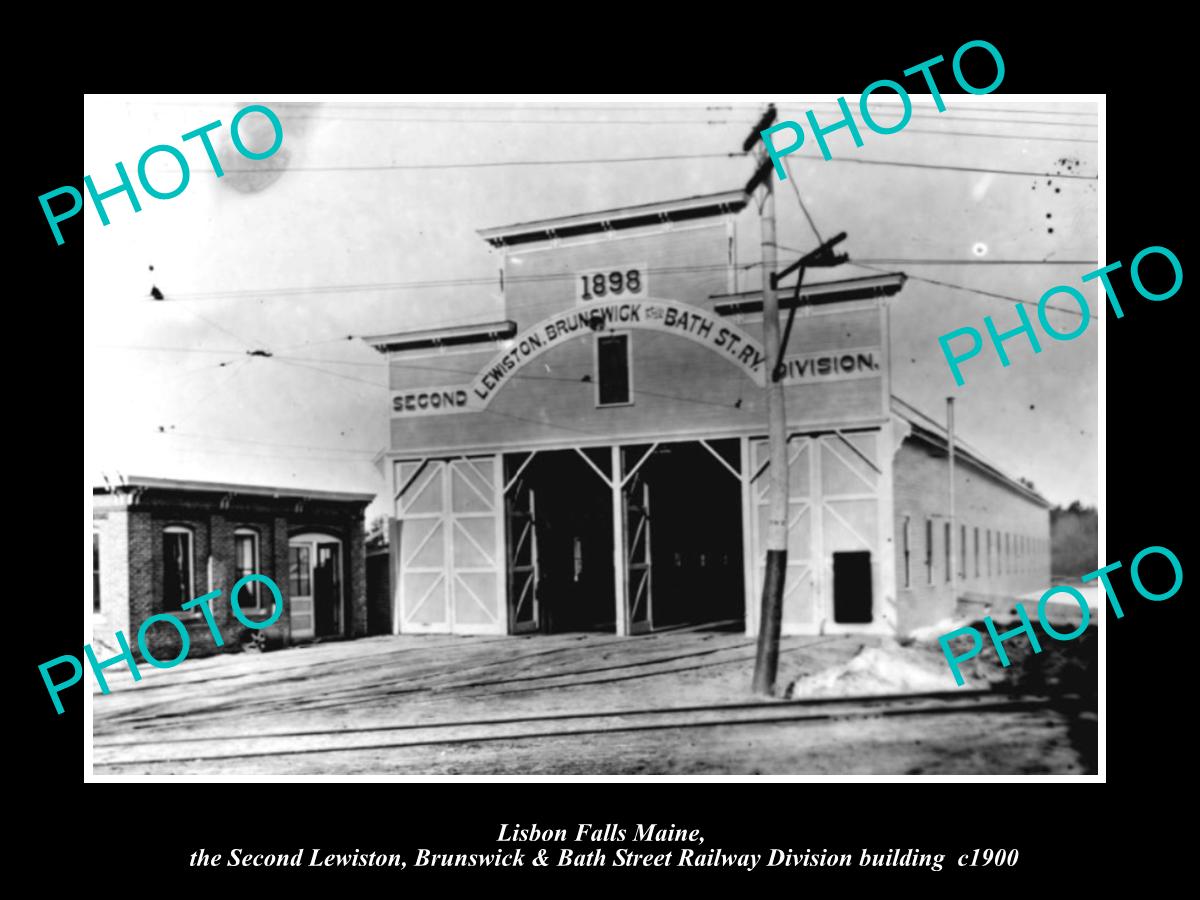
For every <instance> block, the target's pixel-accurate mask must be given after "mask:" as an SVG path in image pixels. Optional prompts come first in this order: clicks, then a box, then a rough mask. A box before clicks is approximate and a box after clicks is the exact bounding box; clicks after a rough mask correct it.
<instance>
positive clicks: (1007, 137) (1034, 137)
mask: <svg viewBox="0 0 1200 900" xmlns="http://www.w3.org/2000/svg"><path fill="white" fill-rule="evenodd" d="M904 133H905V134H936V135H947V136H951V137H979V138H997V139H999V140H1002V141H1046V142H1048V143H1064V144H1095V143H1098V141H1097V139H1096V138H1070V137H1059V136H1058V135H1049V134H996V133H994V132H985V131H942V130H940V129H937V128H905V129H904Z"/></svg>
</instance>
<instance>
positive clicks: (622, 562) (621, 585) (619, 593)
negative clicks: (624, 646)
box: [611, 444, 629, 635]
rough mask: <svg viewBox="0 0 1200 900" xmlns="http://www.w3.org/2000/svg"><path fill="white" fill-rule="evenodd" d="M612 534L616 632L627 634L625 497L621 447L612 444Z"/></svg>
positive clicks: (627, 575)
mask: <svg viewBox="0 0 1200 900" xmlns="http://www.w3.org/2000/svg"><path fill="white" fill-rule="evenodd" d="M611 473H612V474H611V484H612V535H613V596H614V597H616V602H617V634H619V635H628V634H629V608H628V605H627V604H626V602H625V592H626V591H627V590H628V587H629V570H628V566H626V559H625V498H624V493H625V491H624V489H623V488H622V486H621V448H620V447H619V446H618V445H616V444H613V446H612V470H611Z"/></svg>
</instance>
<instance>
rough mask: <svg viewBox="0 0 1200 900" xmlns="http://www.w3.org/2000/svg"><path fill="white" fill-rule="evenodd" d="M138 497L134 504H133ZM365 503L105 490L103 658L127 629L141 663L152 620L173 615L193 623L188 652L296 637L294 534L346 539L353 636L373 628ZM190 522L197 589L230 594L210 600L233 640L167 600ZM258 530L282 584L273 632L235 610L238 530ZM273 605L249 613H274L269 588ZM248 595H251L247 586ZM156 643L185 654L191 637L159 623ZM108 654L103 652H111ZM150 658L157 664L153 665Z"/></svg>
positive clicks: (269, 572)
mask: <svg viewBox="0 0 1200 900" xmlns="http://www.w3.org/2000/svg"><path fill="white" fill-rule="evenodd" d="M130 501H131V502H130ZM363 506H365V504H364V503H347V502H330V501H325V502H321V501H315V502H312V503H307V502H302V503H297V502H296V501H294V500H292V501H284V500H282V499H280V498H274V497H247V496H237V497H231V496H230V495H224V496H222V495H221V494H219V493H217V492H199V491H196V492H193V491H184V490H164V491H155V490H153V489H151V490H148V491H146V492H145V495H144V496H143V495H142V494H140V493H137V494H134V495H132V496H131V497H129V496H128V495H127V496H126V497H114V496H111V495H107V494H99V495H96V497H95V503H94V514H93V520H94V523H95V527H96V529H97V532H98V533H99V534H100V553H101V562H100V566H101V568H100V574H101V579H102V583H101V604H102V605H101V615H99V616H97V617H95V623H94V627H93V642H94V643H95V644H96V645H97V646H96V648H95V649H96V650H97V654H98V655H100V656H101V658H106V657H108V656H112V655H113V654H114V653H115V652H116V647H117V644H116V640H115V637H114V633H115V632H116V631H117V630H120V631H121V632H122V633H123V634H124V635H125V637H126V640H127V641H128V642H129V645H130V647H131V648H133V649H134V652H135V655H136V656H137V658H138V659H139V661H144V657H143V655H142V654H141V653H140V652H139V651H138V646H137V633H138V630H139V629H140V628H141V626H142V624H143V623H144V622H145V621H146V619H148V618H149V617H151V616H154V615H158V614H160V613H164V612H166V613H170V614H171V615H174V616H176V617H177V618H178V619H179V620H180V621H181V622H183V623H184V625H185V626H186V629H187V634H188V643H189V651H188V656H189V657H191V656H205V655H209V654H211V653H215V652H230V651H237V650H239V649H241V648H242V646H243V645H244V644H245V643H247V642H248V641H250V640H252V639H253V637H254V636H255V635H261V636H262V637H264V638H265V639H266V641H267V643H268V645H269V646H286V645H288V644H290V643H292V642H293V635H292V627H291V616H290V603H289V602H288V601H289V599H290V598H289V587H290V585H289V580H288V560H289V551H288V539H289V535H292V534H298V533H301V532H308V531H314V532H319V533H322V534H329V535H332V536H335V537H337V538H338V539H339V540H340V541H341V542H342V548H343V554H344V556H343V567H344V591H345V594H344V597H345V610H346V623H345V633H346V636H347V637H360V636H363V635H365V634H367V633H368V617H367V577H366V558H365V548H364V540H365V536H364V532H363V513H362V507H363ZM169 526H182V527H185V528H187V529H189V530H190V532H191V535H192V591H191V597H200V596H203V595H204V594H207V593H211V592H213V591H219V592H220V596H218V597H217V598H216V599H214V600H213V601H211V603H210V604H209V606H210V608H211V609H212V612H213V620H214V622H215V624H216V627H217V628H218V630H219V631H220V635H221V638H223V641H224V643H223V645H222V646H221V647H218V646H217V644H216V638H215V637H214V635H213V633H212V630H211V629H210V628H209V626H208V623H207V621H206V619H205V617H204V615H203V613H202V612H201V611H200V609H199V607H195V608H193V609H191V610H188V611H182V610H179V609H167V608H166V598H165V576H166V563H165V559H164V554H165V544H166V541H165V538H164V533H165V529H166V528H168V527H169ZM243 528H248V529H251V530H253V531H254V532H255V533H256V534H257V535H258V565H257V571H258V572H259V573H260V574H262V575H265V576H267V577H268V578H270V579H271V580H272V581H274V582H275V584H276V585H278V587H279V591H280V594H281V595H282V597H283V600H284V609H283V613H282V615H281V616H280V618H279V619H278V621H276V622H275V623H274V624H273V625H271V626H269V627H268V628H266V629H250V628H247V627H246V626H245V625H243V624H242V623H241V622H240V621H239V620H238V619H237V617H236V616H234V614H233V609H232V606H231V604H230V596H229V593H230V590H231V589H232V588H233V585H234V583H235V582H236V580H237V577H238V568H237V558H236V533H237V530H238V529H243ZM260 587H261V589H262V592H263V601H264V603H265V604H266V606H267V609H266V610H264V611H263V612H261V613H260V612H256V611H255V610H254V608H253V606H250V607H249V608H247V607H246V605H245V603H244V602H243V612H244V613H245V614H246V616H247V618H250V619H257V620H262V619H264V618H266V617H267V616H268V615H269V614H270V613H269V610H270V608H271V606H272V604H273V597H272V595H271V593H270V591H269V590H268V589H267V587H266V586H265V585H260ZM239 599H241V600H243V601H245V600H246V599H248V597H247V595H246V594H245V590H243V592H242V593H241V594H239ZM146 644H147V648H148V649H149V651H150V653H151V654H152V655H153V656H154V657H155V658H157V659H160V660H171V659H173V658H175V657H176V656H177V655H178V654H179V651H180V649H181V645H182V638H181V636H180V633H179V631H178V629H176V628H175V627H174V626H173V625H172V624H171V623H170V622H167V621H162V622H157V623H155V624H153V625H152V626H151V627H150V629H149V630H148V631H147V639H146ZM102 650H103V651H106V652H105V653H104V654H103V655H101V651H102ZM147 664H148V663H147Z"/></svg>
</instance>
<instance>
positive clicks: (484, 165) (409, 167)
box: [207, 153, 744, 174]
mask: <svg viewBox="0 0 1200 900" xmlns="http://www.w3.org/2000/svg"><path fill="white" fill-rule="evenodd" d="M742 156H744V154H742V153H675V154H668V155H665V156H611V157H595V158H592V159H509V160H500V161H495V162H473V163H415V164H410V163H404V164H392V163H389V164H387V165H378V166H261V167H257V168H249V169H225V170H224V171H225V173H226V174H229V173H232V172H237V173H253V172H394V171H428V170H431V169H494V168H503V167H507V166H584V165H589V166H590V165H599V164H602V163H637V162H667V161H676V160H681V159H740V158H741V157H742ZM207 171H212V170H211V169H209V170H207Z"/></svg>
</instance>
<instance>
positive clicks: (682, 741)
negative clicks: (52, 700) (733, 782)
mask: <svg viewBox="0 0 1200 900" xmlns="http://www.w3.org/2000/svg"><path fill="white" fill-rule="evenodd" d="M1090 631H1091V632H1092V633H1093V634H1094V628H1093V629H1090ZM1086 637H1087V636H1086V635H1085V638H1086ZM1013 643H1014V646H1015V642H1013ZM1076 644H1077V645H1078V647H1074V648H1073V647H1072V645H1076ZM1088 646H1089V645H1087V644H1086V643H1085V641H1084V639H1081V640H1080V641H1078V642H1071V644H1055V645H1054V646H1051V647H1046V648H1045V652H1043V653H1042V654H1040V655H1039V656H1036V657H1032V658H1031V659H1030V660H1024V659H1018V656H1017V653H1016V652H1013V653H1012V656H1013V660H1014V661H1013V665H1012V666H1011V667H1010V668H1009V669H1008V670H1001V669H1000V667H999V665H998V663H997V662H996V661H995V656H994V654H993V653H992V652H991V650H990V648H989V649H988V651H987V652H986V654H981V658H980V659H979V660H977V661H973V663H968V664H967V665H968V666H972V665H974V668H973V670H972V671H971V672H970V673H969V674H968V678H972V677H973V678H974V680H972V681H970V682H969V684H968V687H967V688H964V689H963V691H964V692H965V693H964V694H963V695H962V696H963V697H964V698H968V697H972V696H974V697H975V698H976V700H984V701H988V703H983V704H981V708H980V709H966V710H964V711H963V712H961V713H959V712H956V713H949V714H947V713H942V714H940V715H902V716H871V717H861V716H856V717H852V718H844V717H841V716H839V715H827V716H826V717H825V718H819V719H808V720H800V721H780V722H761V721H750V722H730V721H728V719H729V714H724V715H723V718H722V720H721V721H720V722H717V721H712V720H713V719H714V718H715V717H714V716H713V715H712V714H710V713H709V712H707V711H705V710H690V709H687V708H690V707H707V706H709V705H711V704H746V703H753V702H754V701H756V700H757V699H758V698H755V697H754V696H753V695H752V694H751V693H750V691H749V686H750V681H751V674H752V671H753V666H754V643H753V641H752V640H751V639H749V638H747V637H746V636H745V635H744V634H741V633H737V632H731V631H719V630H682V631H676V632H667V633H657V634H651V635H643V636H639V637H633V638H617V637H614V636H612V635H604V634H564V635H553V636H548V635H532V636H524V637H457V636H446V635H399V636H389V637H375V638H367V639H361V640H357V641H347V642H337V643H325V644H317V645H311V646H307V647H297V648H292V649H287V650H280V651H275V652H268V653H259V652H253V651H251V652H245V653H241V654H231V655H225V656H217V657H211V658H207V659H196V660H186V661H185V662H184V663H182V664H181V665H179V666H178V667H176V668H174V669H170V670H151V669H149V667H144V669H143V671H144V673H145V675H146V677H144V678H143V680H142V681H141V682H139V683H136V684H134V683H133V682H132V681H131V680H130V678H129V676H128V674H127V673H122V674H121V675H120V676H118V675H117V674H116V670H115V669H109V670H108V673H111V677H110V678H109V681H110V685H111V687H112V693H110V694H108V695H107V696H104V695H101V694H99V693H98V692H97V693H95V694H94V695H93V701H94V735H95V747H94V757H93V760H94V767H95V769H94V771H95V773H96V774H97V775H99V776H103V775H139V774H155V775H157V774H188V775H207V776H241V777H252V776H279V775H310V774H336V775H381V774H386V775H405V774H502V775H525V774H582V775H587V774H744V775H752V774H769V775H787V774H969V773H975V774H981V773H1034V774H1036V773H1065V774H1083V773H1087V772H1090V771H1094V766H1095V715H1094V712H1092V710H1094V702H1093V703H1092V704H1091V705H1090V706H1089V702H1088V700H1087V699H1086V697H1085V699H1083V700H1078V699H1068V700H1064V701H1062V702H1057V703H1055V704H1054V705H1052V706H1041V707H1038V708H1029V709H1022V710H1021V711H1010V710H998V709H992V708H991V707H993V706H995V703H994V702H991V701H994V700H995V699H996V698H998V697H1001V696H1003V692H1008V691H1019V692H1021V693H1025V694H1027V693H1037V694H1050V695H1057V694H1060V693H1062V692H1063V691H1070V692H1072V693H1073V694H1077V693H1078V689H1079V687H1080V685H1083V687H1084V694H1085V695H1086V693H1087V678H1088V677H1089V675H1088V672H1089V669H1088V666H1087V664H1086V662H1083V663H1078V662H1071V660H1070V659H1069V658H1068V657H1072V658H1073V657H1074V656H1076V655H1078V652H1077V651H1082V654H1083V656H1084V657H1086V651H1087V648H1088ZM869 647H875V648H880V647H882V648H883V649H885V650H886V651H887V652H889V653H891V652H896V653H902V654H916V655H917V656H926V657H932V656H936V658H937V659H938V660H941V654H940V650H938V648H937V646H936V644H934V645H932V646H930V645H924V644H919V645H913V646H909V647H899V646H898V645H896V644H895V642H891V641H886V640H881V639H878V638H863V637H847V636H820V637H795V638H784V639H783V643H782V653H781V660H780V672H779V679H778V684H779V688H780V690H779V693H780V694H781V695H782V694H783V693H784V691H785V690H786V688H787V687H788V686H789V685H790V684H791V683H792V682H793V681H795V680H796V679H797V678H799V677H800V676H803V675H808V674H812V673H816V672H820V671H822V670H825V669H829V668H831V667H833V668H836V667H838V666H844V665H846V664H847V663H848V662H849V661H850V660H852V659H853V658H855V656H856V655H858V654H860V653H862V652H863V651H864V649H865V648H869ZM1090 648H1091V650H1092V651H1093V652H1094V641H1093V642H1092V643H1091V644H1090ZM1051 655H1057V657H1059V658H1057V659H1052V658H1051ZM985 656H986V658H984V657H985ZM941 665H943V666H944V665H945V663H944V660H942V661H941ZM1091 674H1092V675H1094V667H1093V669H1092V670H1091ZM1091 685H1092V686H1091V692H1092V696H1093V697H1094V680H1093V681H1092V683H1091ZM981 687H982V688H991V689H992V690H993V692H994V693H991V694H988V695H986V696H984V697H979V696H978V690H977V689H978V688H981ZM972 688H975V689H976V693H975V694H972V693H971V689H972ZM945 690H946V691H953V690H955V685H954V682H953V679H952V678H951V677H950V674H949V671H948V670H947V672H946V682H945ZM826 702H827V703H832V704H833V705H832V706H826V707H822V709H823V710H825V711H826V712H829V711H832V712H834V713H837V712H839V711H841V710H843V709H848V708H849V707H848V706H847V703H848V701H846V702H843V701H837V702H833V701H826ZM956 702H957V700H956ZM971 702H972V701H970V700H968V701H967V705H970V703H971ZM989 704H990V705H989ZM859 706H861V705H859ZM776 708H779V709H780V710H782V711H788V707H786V706H785V705H783V704H782V703H781V704H777V705H772V706H769V707H767V708H766V714H767V715H770V714H772V713H773V712H774V710H775V709H776ZM680 709H685V711H683V712H674V713H673V712H671V711H670V710H680ZM651 710H653V711H654V712H649V711H651ZM792 711H794V708H793V710H792ZM860 712H861V710H860ZM614 713H616V714H618V715H617V716H615V717H614V715H613V714H614ZM554 714H560V715H565V716H569V718H565V719H560V720H554V719H551V720H546V719H545V717H546V716H548V715H554ZM733 715H735V716H736V717H738V718H749V719H755V718H762V717H763V716H764V709H763V708H762V707H760V706H756V707H754V708H751V709H747V710H745V711H738V712H735V713H734V714H733ZM514 720H515V721H514ZM710 722H711V724H709V723H710ZM680 725H683V726H685V727H667V726H680ZM614 726H616V727H618V728H619V729H621V730H616V731H612V730H611V729H612V728H613V727H614ZM601 730H603V731H604V732H605V733H597V732H598V731H601ZM563 731H571V732H576V733H569V734H562V733H561V732H563ZM548 732H554V734H549V733H548ZM399 744H406V745H408V746H398V745H399Z"/></svg>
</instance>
